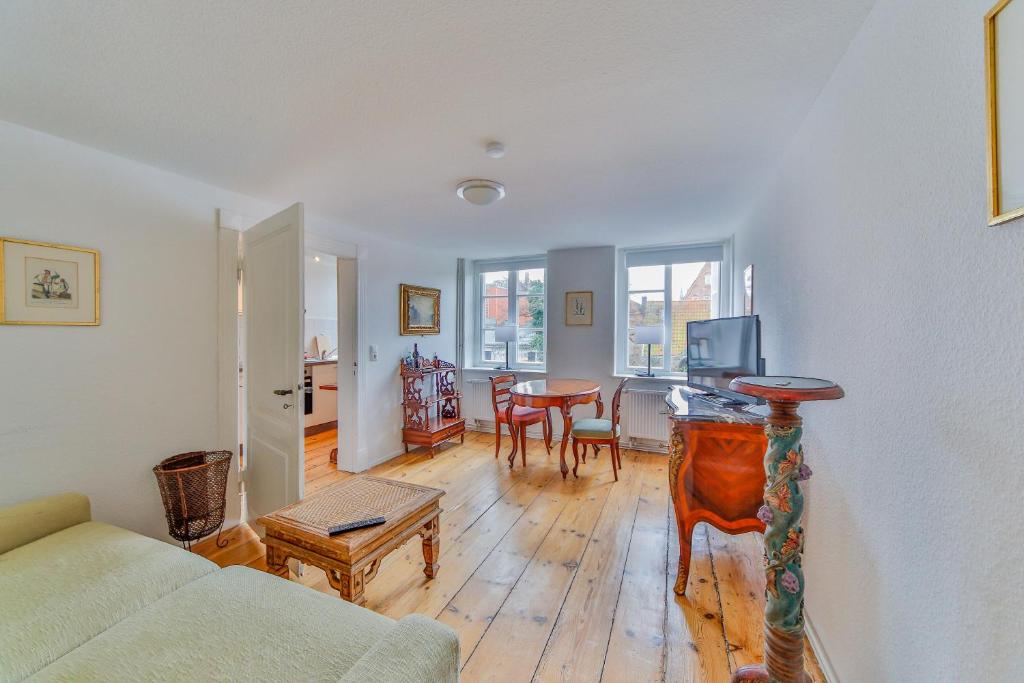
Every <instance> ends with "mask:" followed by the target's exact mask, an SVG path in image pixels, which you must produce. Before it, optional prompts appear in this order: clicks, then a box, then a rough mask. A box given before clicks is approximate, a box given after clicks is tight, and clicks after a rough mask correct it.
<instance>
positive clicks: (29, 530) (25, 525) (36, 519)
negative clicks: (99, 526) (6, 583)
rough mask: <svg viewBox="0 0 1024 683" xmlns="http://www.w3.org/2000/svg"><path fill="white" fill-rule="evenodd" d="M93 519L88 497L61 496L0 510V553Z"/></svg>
mask: <svg viewBox="0 0 1024 683" xmlns="http://www.w3.org/2000/svg"><path fill="white" fill-rule="evenodd" d="M90 519H92V515H91V513H90V511H89V498H88V497H86V496H83V495H82V494H81V493H61V494H58V495H56V496H47V497H46V498H39V499H37V500H31V501H29V502H27V503H21V504H19V505H11V506H10V507H5V508H0V554H3V553H6V552H7V551H8V550H14V549H15V548H17V547H20V546H23V545H25V544H27V543H31V542H32V541H37V540H39V539H40V538H42V537H44V536H49V535H50V534H53V533H56V532H58V531H60V530H61V529H67V528H68V527H72V526H75V525H76V524H81V523H83V522H88V521H89V520H90Z"/></svg>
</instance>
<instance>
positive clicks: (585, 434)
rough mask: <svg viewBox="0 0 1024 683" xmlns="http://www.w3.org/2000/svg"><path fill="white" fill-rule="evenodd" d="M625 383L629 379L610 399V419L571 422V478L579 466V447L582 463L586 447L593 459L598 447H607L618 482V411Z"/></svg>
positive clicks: (620, 459)
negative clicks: (589, 447) (581, 452)
mask: <svg viewBox="0 0 1024 683" xmlns="http://www.w3.org/2000/svg"><path fill="white" fill-rule="evenodd" d="M627 382H629V378H628V377H625V378H623V379H622V381H621V382H619V386H618V388H616V389H615V396H614V397H613V398H612V416H611V417H612V419H610V420H605V419H602V418H597V417H588V418H583V419H579V420H573V423H572V455H573V458H574V459H575V461H576V462H575V464H574V465H573V468H572V476H574V477H575V476H577V475H576V469H577V468H578V467H579V466H580V448H579V447H580V446H583V462H586V461H587V446H593V447H594V457H597V451H598V448H599V447H600V446H608V449H609V450H610V451H611V457H610V460H611V461H612V474H613V475H615V481H618V480H619V470H620V469H622V457H621V454H620V452H619V433H620V431H621V430H620V428H619V410H620V407H621V405H622V388H623V387H625V386H626V383H627Z"/></svg>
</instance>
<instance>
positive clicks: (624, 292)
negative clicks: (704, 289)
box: [615, 238, 734, 380]
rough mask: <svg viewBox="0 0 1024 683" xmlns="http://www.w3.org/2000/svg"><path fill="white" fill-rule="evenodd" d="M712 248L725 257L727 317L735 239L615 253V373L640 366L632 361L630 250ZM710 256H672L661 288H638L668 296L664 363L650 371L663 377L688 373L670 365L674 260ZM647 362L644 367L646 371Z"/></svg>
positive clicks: (721, 299)
mask: <svg viewBox="0 0 1024 683" xmlns="http://www.w3.org/2000/svg"><path fill="white" fill-rule="evenodd" d="M709 249H721V252H722V260H721V261H720V262H719V263H720V266H719V273H718V280H719V281H718V302H717V303H718V317H719V318H727V317H730V316H732V315H733V303H734V302H733V296H732V288H733V240H732V238H729V239H727V240H721V241H717V242H695V243H689V244H668V245H660V246H655V247H643V248H635V249H620V250H619V252H618V254H617V256H616V280H617V282H616V302H615V373H616V374H617V375H623V376H634V375H635V374H636V371H637V370H638V368H634V367H632V366H630V365H629V300H630V299H629V297H630V290H629V270H628V268H627V266H626V263H627V260H628V256H629V255H630V254H644V255H646V254H650V255H652V256H655V257H657V256H660V255H662V254H664V255H665V256H666V259H667V258H668V255H669V254H670V253H672V252H676V256H679V255H685V254H686V253H687V252H691V253H693V254H694V255H695V256H696V255H698V254H699V253H700V252H705V253H706V252H707V251H708V250H709ZM707 260H709V259H706V258H704V259H699V260H698V259H696V258H695V259H694V260H691V261H685V260H672V261H667V262H666V263H665V264H662V265H665V269H664V270H665V282H664V285H663V288H662V289H661V290H636V291H637V292H641V291H642V292H647V291H651V292H658V291H660V292H661V293H662V296H663V297H664V299H665V303H664V309H663V310H664V312H663V314H662V324H663V325H664V330H665V340H666V342H665V343H664V344H663V346H662V362H661V366H660V367H659V366H654V365H652V366H651V372H652V373H654V375H655V377H658V378H664V379H679V380H685V379H686V373H682V372H673V371H672V370H671V369H670V366H671V361H672V351H671V349H672V336H671V332H672V264H677V263H700V262H702V261H707ZM646 369H647V366H646V363H645V364H644V366H643V370H645V371H646Z"/></svg>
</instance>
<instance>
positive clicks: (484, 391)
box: [462, 379, 494, 429]
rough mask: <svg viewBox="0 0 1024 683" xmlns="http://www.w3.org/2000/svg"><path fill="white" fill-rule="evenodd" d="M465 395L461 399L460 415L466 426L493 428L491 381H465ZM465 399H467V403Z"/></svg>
mask: <svg viewBox="0 0 1024 683" xmlns="http://www.w3.org/2000/svg"><path fill="white" fill-rule="evenodd" d="M466 388H467V389H468V391H466V395H465V397H464V398H463V403H462V414H463V415H464V416H465V418H466V425H467V426H476V427H480V428H483V427H484V426H487V425H490V428H491V429H493V428H494V407H493V406H492V405H491V380H489V379H470V380H466ZM466 399H469V400H468V401H467V400H466Z"/></svg>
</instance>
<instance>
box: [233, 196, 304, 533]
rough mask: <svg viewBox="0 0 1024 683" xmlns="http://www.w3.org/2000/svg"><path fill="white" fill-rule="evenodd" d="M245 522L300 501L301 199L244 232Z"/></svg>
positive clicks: (301, 402) (302, 299) (301, 418)
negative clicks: (246, 512)
mask: <svg viewBox="0 0 1024 683" xmlns="http://www.w3.org/2000/svg"><path fill="white" fill-rule="evenodd" d="M242 240H243V251H244V256H243V266H242V267H243V270H244V273H243V282H244V286H245V291H244V293H243V297H244V298H243V305H244V307H245V319H246V323H245V342H246V379H247V381H248V389H247V392H246V396H247V399H246V424H247V428H246V434H247V437H248V438H247V443H248V448H249V452H248V454H247V456H246V466H245V493H246V501H247V506H248V513H249V514H248V519H249V521H250V522H255V520H256V518H257V517H259V516H261V515H265V514H268V513H270V512H273V511H274V510H277V509H279V508H281V507H284V506H285V505H289V504H291V503H294V502H296V501H298V500H300V499H301V498H302V495H303V490H302V487H303V483H304V479H305V477H304V470H303V467H304V460H305V458H304V453H303V429H302V423H303V409H302V407H303V400H302V399H303V395H302V380H303V359H302V351H303V344H302V328H303V323H304V320H303V311H304V305H305V304H304V295H305V292H304V287H303V254H304V247H303V227H302V204H295V205H293V206H291V207H289V208H288V209H285V210H284V211H282V212H281V213H279V214H277V215H275V216H271V217H270V218H268V219H266V220H265V221H262V222H260V223H258V224H256V225H254V226H253V227H251V228H249V229H248V230H246V231H245V233H244V234H243V236H242Z"/></svg>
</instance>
